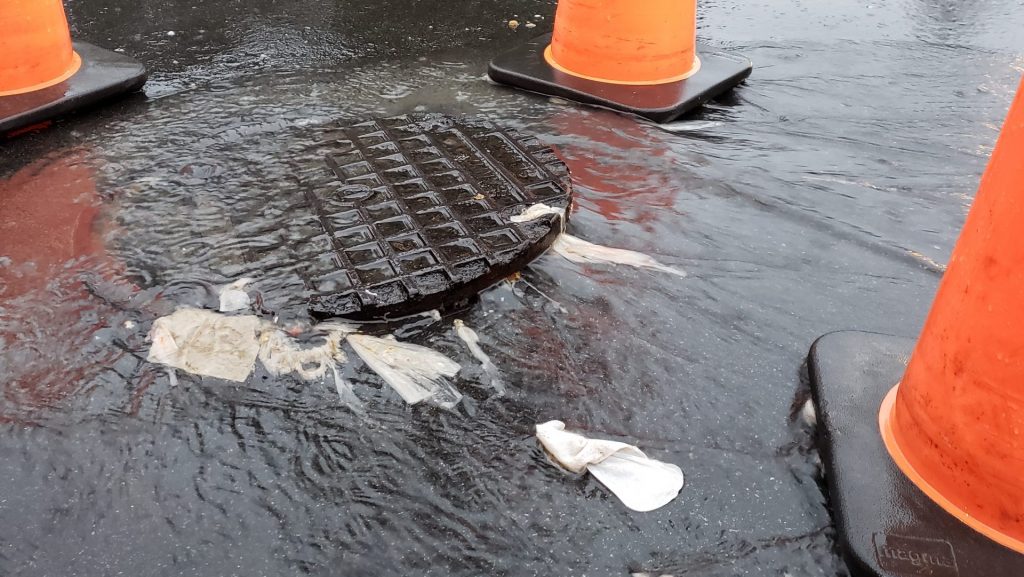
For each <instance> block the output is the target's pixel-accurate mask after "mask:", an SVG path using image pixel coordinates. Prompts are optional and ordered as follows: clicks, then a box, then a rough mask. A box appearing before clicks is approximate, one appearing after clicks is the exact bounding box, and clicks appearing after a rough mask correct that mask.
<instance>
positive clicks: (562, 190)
mask: <svg viewBox="0 0 1024 577" xmlns="http://www.w3.org/2000/svg"><path fill="white" fill-rule="evenodd" d="M318 133H319V135H320V136H319V139H318V140H317V142H315V143H314V144H313V145H312V147H313V150H311V151H309V152H312V153H313V154H311V155H309V154H307V155H304V158H309V159H312V160H311V161H310V162H307V163H305V164H302V165H299V166H296V167H295V169H296V174H297V175H298V178H299V181H300V184H301V185H302V187H303V190H304V192H305V194H306V196H307V200H308V205H309V206H311V207H312V210H313V211H314V212H315V220H316V221H317V222H318V223H319V226H320V227H322V228H323V231H324V233H325V235H321V240H322V241H323V242H324V245H323V246H324V249H325V250H324V252H323V253H322V254H320V256H319V257H318V259H317V260H318V261H319V266H317V267H313V268H312V269H310V270H314V271H316V274H310V275H307V276H305V277H304V278H303V282H305V284H306V286H307V287H308V288H309V290H310V291H311V293H312V296H311V297H310V299H309V310H310V313H311V314H313V315H314V316H317V317H321V318H326V317H345V318H352V319H367V318H380V317H385V316H390V317H395V316H402V315H407V314H411V313H416V312H422V311H426V310H430V309H433V308H441V307H444V306H445V305H448V304H452V303H455V302H458V301H460V300H463V299H465V298H466V297H469V296H471V295H473V294H476V293H477V292H479V291H481V290H483V289H485V288H487V287H488V286H490V285H492V284H494V283H495V282H497V281H499V280H501V279H503V278H506V277H508V276H510V275H512V274H514V273H516V272H517V271H519V270H521V269H522V268H523V267H524V266H526V265H527V264H528V263H529V262H530V261H531V260H533V259H534V258H536V257H537V256H539V255H540V254H541V253H543V252H544V251H545V250H546V249H547V248H548V247H549V246H550V245H551V243H552V242H554V239H555V237H557V236H558V235H559V234H560V233H561V230H562V227H563V226H564V219H565V218H566V217H567V216H568V208H569V205H570V202H571V197H572V188H571V184H570V180H569V171H568V169H567V168H566V166H565V164H564V163H563V162H562V161H561V160H559V159H558V157H557V156H556V155H555V152H554V151H553V150H552V149H551V148H550V147H548V146H546V145H544V144H542V143H541V142H540V141H539V140H537V139H536V138H534V137H532V136H524V135H520V134H518V133H516V132H515V131H513V130H508V129H502V128H499V127H497V126H495V125H493V124H491V123H489V122H486V121H482V120H476V119H459V120H456V119H454V118H451V117H447V116H441V115H421V116H397V117H393V118H383V119H374V120H370V121H366V122H361V123H358V124H352V125H347V126H342V125H339V126H328V127H325V128H323V129H321V130H319V131H318ZM538 203H543V204H546V205H548V206H551V207H555V208H558V209H561V217H560V216H559V215H556V214H547V215H545V216H542V217H540V218H537V219H535V220H531V221H528V222H522V223H515V222H512V220H511V217H513V216H516V215H518V214H520V213H522V212H523V211H524V210H525V209H526V208H527V207H529V206H532V205H534V204H538Z"/></svg>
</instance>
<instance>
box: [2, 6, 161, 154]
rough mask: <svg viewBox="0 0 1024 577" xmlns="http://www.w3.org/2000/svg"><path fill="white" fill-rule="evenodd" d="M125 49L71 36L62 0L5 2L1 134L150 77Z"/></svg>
mask: <svg viewBox="0 0 1024 577" xmlns="http://www.w3.org/2000/svg"><path fill="white" fill-rule="evenodd" d="M145 73H146V71H145V68H143V67H142V65H141V64H139V63H138V62H136V61H134V60H132V59H131V58H128V57H126V56H124V55H121V54H117V53H114V52H110V51H107V50H103V49H100V48H97V47H95V46H92V45H91V44H85V43H74V44H72V42H71V35H70V33H69V32H68V23H67V19H66V18H65V15H64V6H63V4H61V0H3V1H2V2H0V135H5V134H9V133H11V132H12V131H15V130H17V129H19V128H22V127H24V126H28V125H34V124H38V123H41V122H44V121H46V120H48V119H49V118H51V117H53V116H56V115H58V114H64V113H67V112H70V111H72V110H75V109H78V108H82V107H84V106H87V105H90V104H93V103H95V102H97V101H99V100H102V99H105V98H109V97H110V96H112V95H114V94H117V93H120V92H125V91H129V90H137V89H138V88H141V87H142V84H143V83H144V82H145V79H146V76H145Z"/></svg>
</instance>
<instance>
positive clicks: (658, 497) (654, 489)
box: [537, 421, 684, 512]
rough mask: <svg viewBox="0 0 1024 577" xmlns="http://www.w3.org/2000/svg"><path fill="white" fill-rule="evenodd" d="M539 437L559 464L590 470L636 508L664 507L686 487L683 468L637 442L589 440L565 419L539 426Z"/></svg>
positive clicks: (575, 469)
mask: <svg viewBox="0 0 1024 577" xmlns="http://www.w3.org/2000/svg"><path fill="white" fill-rule="evenodd" d="M537 439H538V440H539V441H540V443H541V445H543V446H544V449H545V450H546V451H547V452H548V453H549V454H550V455H551V457H552V458H553V459H554V460H555V461H556V462H557V463H558V464H559V465H561V466H563V467H565V468H566V469H568V470H570V471H572V472H574V473H582V472H583V471H584V470H585V471H588V472H589V473H590V474H591V475H593V476H594V477H596V478H597V480H598V481H600V482H601V484H603V485H604V486H605V487H607V488H608V490H610V491H611V492H612V493H614V494H615V496H616V497H618V498H619V499H620V500H621V501H622V503H623V504H624V505H625V506H626V507H629V508H630V509H632V510H634V511H641V512H645V511H653V510H655V509H657V508H659V507H662V506H664V505H666V504H668V503H669V502H670V501H672V499H675V498H676V496H677V495H679V491H680V490H682V488H683V481H684V479H683V471H682V470H681V469H680V468H679V467H677V466H675V465H672V464H670V463H662V462H661V461H656V460H654V459H651V458H650V457H648V456H647V455H645V454H644V453H643V451H641V450H640V449H638V448H637V447H634V446H633V445H627V444H626V443H619V442H616V441H604V440H600V439H588V438H586V437H584V436H583V435H579V434H576V433H570V432H568V431H566V430H565V423H563V422H561V421H548V422H547V423H543V424H540V425H537Z"/></svg>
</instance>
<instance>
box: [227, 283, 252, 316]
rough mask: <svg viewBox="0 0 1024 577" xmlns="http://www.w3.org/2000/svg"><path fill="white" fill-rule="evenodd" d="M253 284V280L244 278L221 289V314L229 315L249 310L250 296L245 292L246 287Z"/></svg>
mask: <svg viewBox="0 0 1024 577" xmlns="http://www.w3.org/2000/svg"><path fill="white" fill-rule="evenodd" d="M251 282H252V279H251V278H242V279H238V280H236V281H235V282H233V283H231V284H229V285H226V286H224V287H223V288H221V289H220V312H222V313H228V312H234V311H243V310H246V309H248V308H249V304H250V303H251V301H250V300H249V294H248V293H246V292H245V285H247V284H249V283H251Z"/></svg>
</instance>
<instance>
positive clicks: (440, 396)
mask: <svg viewBox="0 0 1024 577" xmlns="http://www.w3.org/2000/svg"><path fill="white" fill-rule="evenodd" d="M347 340H348V343H349V344H350V345H352V350H354V351H355V352H356V354H357V355H359V358H361V359H363V362H365V363H366V364H367V366H369V367H370V368H371V369H372V370H373V372H375V373H377V374H378V375H380V377H381V378H382V379H384V382H386V383H387V384H388V385H389V386H390V387H391V388H392V389H394V390H395V392H397V393H398V394H399V395H401V397H402V399H404V400H405V402H407V403H409V404H410V405H415V404H416V403H419V402H421V401H429V402H431V403H433V404H435V405H438V406H440V407H443V408H446V409H450V408H452V407H454V406H455V405H456V404H458V402H459V401H460V400H462V395H461V394H459V392H458V391H457V390H456V389H455V387H454V386H453V385H452V384H451V383H450V382H449V381H448V379H449V378H451V377H454V376H455V375H456V374H457V373H458V372H459V369H460V368H461V367H460V366H459V364H458V363H456V362H455V361H453V360H451V359H449V358H448V357H446V356H444V355H443V354H441V353H439V352H437V351H435V350H433V349H429V348H427V347H421V346H419V345H414V344H412V343H404V342H400V341H397V340H395V339H394V338H379V337H371V336H369V335H360V334H353V335H349V336H348V339H347Z"/></svg>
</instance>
